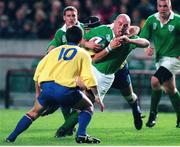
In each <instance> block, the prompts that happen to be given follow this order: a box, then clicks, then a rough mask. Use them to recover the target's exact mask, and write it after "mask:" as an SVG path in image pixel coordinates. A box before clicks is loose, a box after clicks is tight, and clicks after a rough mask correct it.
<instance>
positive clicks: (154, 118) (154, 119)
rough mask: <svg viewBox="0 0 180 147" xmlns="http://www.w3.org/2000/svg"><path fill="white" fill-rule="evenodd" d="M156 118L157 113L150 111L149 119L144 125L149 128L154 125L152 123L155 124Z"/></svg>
mask: <svg viewBox="0 0 180 147" xmlns="http://www.w3.org/2000/svg"><path fill="white" fill-rule="evenodd" d="M156 118H157V113H155V112H151V113H150V114H149V119H148V121H147V123H146V126H147V127H149V128H152V127H154V125H155V124H156Z"/></svg>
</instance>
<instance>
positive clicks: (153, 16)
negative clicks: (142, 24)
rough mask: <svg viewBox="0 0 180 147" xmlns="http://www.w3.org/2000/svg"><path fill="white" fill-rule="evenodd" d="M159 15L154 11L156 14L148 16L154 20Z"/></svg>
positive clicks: (150, 19)
mask: <svg viewBox="0 0 180 147" xmlns="http://www.w3.org/2000/svg"><path fill="white" fill-rule="evenodd" d="M157 15H158V13H154V14H152V15H150V16H149V17H148V18H147V20H149V21H153V20H155V19H156V17H157Z"/></svg>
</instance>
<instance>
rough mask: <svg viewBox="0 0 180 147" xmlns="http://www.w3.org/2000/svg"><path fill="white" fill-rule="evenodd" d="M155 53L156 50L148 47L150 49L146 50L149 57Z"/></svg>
mask: <svg viewBox="0 0 180 147" xmlns="http://www.w3.org/2000/svg"><path fill="white" fill-rule="evenodd" d="M153 53H154V48H152V47H148V48H146V49H145V54H146V55H147V56H152V55H153Z"/></svg>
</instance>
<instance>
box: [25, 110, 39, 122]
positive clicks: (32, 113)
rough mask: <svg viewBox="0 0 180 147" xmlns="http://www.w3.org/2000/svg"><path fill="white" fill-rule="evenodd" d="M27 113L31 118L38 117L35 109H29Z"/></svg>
mask: <svg viewBox="0 0 180 147" xmlns="http://www.w3.org/2000/svg"><path fill="white" fill-rule="evenodd" d="M27 115H28V116H29V117H30V118H31V119H32V120H35V119H36V118H38V116H39V113H38V111H35V110H31V111H29V112H28V113H27Z"/></svg>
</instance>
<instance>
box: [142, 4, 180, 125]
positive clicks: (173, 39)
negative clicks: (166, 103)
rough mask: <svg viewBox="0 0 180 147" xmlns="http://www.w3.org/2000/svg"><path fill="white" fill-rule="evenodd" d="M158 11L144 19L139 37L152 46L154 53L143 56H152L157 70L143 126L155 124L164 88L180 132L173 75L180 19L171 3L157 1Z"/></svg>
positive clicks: (179, 51)
mask: <svg viewBox="0 0 180 147" xmlns="http://www.w3.org/2000/svg"><path fill="white" fill-rule="evenodd" d="M157 10H158V12H157V13H155V14H153V15H151V16H149V17H148V18H147V20H146V21H145V24H144V26H143V28H142V31H141V33H140V36H141V37H143V38H147V39H149V40H151V41H152V42H153V44H154V49H153V48H151V47H149V48H147V49H146V53H147V55H150V56H151V55H152V54H153V51H154V52H155V58H156V68H157V70H156V73H155V74H154V75H153V76H152V78H151V87H152V95H151V106H150V114H149V119H148V122H147V123H146V126H147V127H153V126H154V125H155V124H156V117H157V113H158V103H159V101H160V98H161V95H162V87H161V86H163V87H164V91H165V93H167V94H168V95H169V98H170V100H171V103H172V105H173V107H174V110H175V112H176V115H177V124H176V127H178V128H180V93H179V91H178V90H177V88H176V84H175V83H176V82H175V74H176V73H177V72H179V71H180V15H178V14H175V13H174V12H173V11H172V7H171V1H170V0H157Z"/></svg>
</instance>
